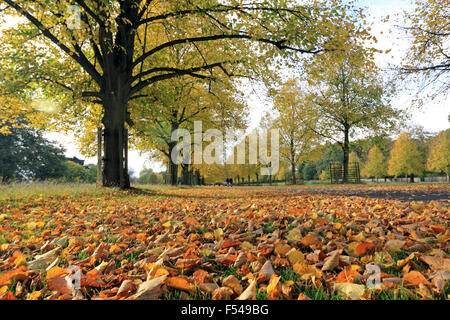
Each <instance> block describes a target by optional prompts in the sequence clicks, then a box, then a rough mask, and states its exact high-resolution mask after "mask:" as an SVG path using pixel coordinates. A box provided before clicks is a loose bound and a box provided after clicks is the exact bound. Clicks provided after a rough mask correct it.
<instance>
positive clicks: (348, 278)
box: [336, 269, 359, 283]
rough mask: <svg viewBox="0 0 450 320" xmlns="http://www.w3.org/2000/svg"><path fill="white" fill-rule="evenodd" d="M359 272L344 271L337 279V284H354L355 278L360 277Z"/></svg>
mask: <svg viewBox="0 0 450 320" xmlns="http://www.w3.org/2000/svg"><path fill="white" fill-rule="evenodd" d="M358 275H359V272H358V271H356V270H353V269H347V270H343V271H341V272H340V273H339V274H338V276H337V278H336V282H337V283H345V282H350V283H353V282H354V281H355V279H354V276H358Z"/></svg>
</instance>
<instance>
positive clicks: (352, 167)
mask: <svg viewBox="0 0 450 320" xmlns="http://www.w3.org/2000/svg"><path fill="white" fill-rule="evenodd" d="M330 178H331V183H343V182H344V165H343V164H342V163H340V162H333V163H331V164H330ZM347 182H354V183H360V182H361V176H360V172H359V163H358V162H351V163H349V164H348V172H347Z"/></svg>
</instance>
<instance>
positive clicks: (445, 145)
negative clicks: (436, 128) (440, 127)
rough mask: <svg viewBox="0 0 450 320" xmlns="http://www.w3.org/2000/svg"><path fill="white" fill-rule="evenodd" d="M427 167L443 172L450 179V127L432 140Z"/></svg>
mask: <svg viewBox="0 0 450 320" xmlns="http://www.w3.org/2000/svg"><path fill="white" fill-rule="evenodd" d="M426 167H427V169H428V170H430V171H435V172H443V173H445V174H446V175H447V181H450V129H447V130H445V131H441V132H439V134H438V135H437V136H436V137H435V138H434V139H433V140H431V142H430V146H429V149H428V158H427V166H426Z"/></svg>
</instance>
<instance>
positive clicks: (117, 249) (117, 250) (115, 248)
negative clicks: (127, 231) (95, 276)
mask: <svg viewBox="0 0 450 320" xmlns="http://www.w3.org/2000/svg"><path fill="white" fill-rule="evenodd" d="M121 251H122V248H121V247H119V246H118V245H117V244H113V245H112V246H111V248H109V253H111V254H116V253H120V252H121Z"/></svg>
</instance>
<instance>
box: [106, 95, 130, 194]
mask: <svg viewBox="0 0 450 320" xmlns="http://www.w3.org/2000/svg"><path fill="white" fill-rule="evenodd" d="M118 96H119V98H118V97H117V96H114V97H111V96H109V97H107V98H106V99H105V100H104V102H103V104H104V110H105V113H104V117H103V125H104V126H105V130H104V167H103V185H104V186H106V187H120V188H121V189H128V188H129V187H130V183H129V178H128V168H127V161H125V157H126V153H127V152H125V151H126V150H125V149H126V148H127V141H128V136H127V135H126V130H125V118H126V116H125V115H126V112H127V102H126V99H124V98H121V97H123V96H124V95H123V94H118Z"/></svg>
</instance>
